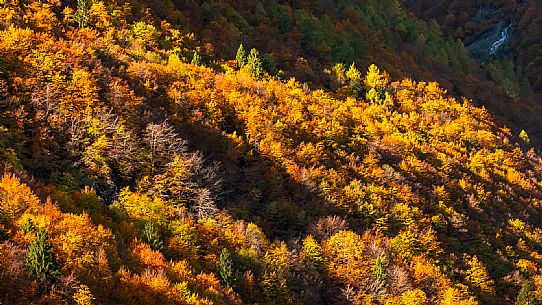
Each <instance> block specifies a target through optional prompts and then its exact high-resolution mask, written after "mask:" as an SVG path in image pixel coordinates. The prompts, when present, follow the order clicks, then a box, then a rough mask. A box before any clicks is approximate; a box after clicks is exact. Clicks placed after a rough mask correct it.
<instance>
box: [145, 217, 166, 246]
mask: <svg viewBox="0 0 542 305" xmlns="http://www.w3.org/2000/svg"><path fill="white" fill-rule="evenodd" d="M141 235H142V236H143V240H145V241H146V242H147V243H149V245H150V246H151V248H152V249H153V250H162V249H163V247H164V244H163V242H162V240H161V239H160V233H159V232H158V229H157V228H156V226H155V225H154V222H152V221H149V222H147V223H146V224H145V226H144V227H143V229H142V230H141Z"/></svg>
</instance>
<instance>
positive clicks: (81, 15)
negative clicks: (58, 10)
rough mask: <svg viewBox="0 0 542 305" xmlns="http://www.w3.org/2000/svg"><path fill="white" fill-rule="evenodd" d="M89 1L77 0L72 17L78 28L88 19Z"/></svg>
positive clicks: (82, 26) (85, 23)
mask: <svg viewBox="0 0 542 305" xmlns="http://www.w3.org/2000/svg"><path fill="white" fill-rule="evenodd" d="M89 10H90V2H89V0H77V11H75V15H74V19H75V21H76V22H77V25H78V26H79V27H80V28H85V27H87V26H88V25H89V21H90V14H89Z"/></svg>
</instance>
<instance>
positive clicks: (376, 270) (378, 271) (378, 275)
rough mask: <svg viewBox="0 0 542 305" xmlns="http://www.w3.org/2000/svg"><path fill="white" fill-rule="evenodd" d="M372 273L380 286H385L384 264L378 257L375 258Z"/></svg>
mask: <svg viewBox="0 0 542 305" xmlns="http://www.w3.org/2000/svg"><path fill="white" fill-rule="evenodd" d="M372 271H373V276H374V278H375V279H377V280H378V281H379V282H381V283H382V284H386V280H387V276H386V266H385V265H384V262H382V259H381V258H380V256H379V257H377V258H376V261H375V264H374V266H373V268H372Z"/></svg>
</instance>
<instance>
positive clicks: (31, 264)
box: [24, 228, 60, 286]
mask: <svg viewBox="0 0 542 305" xmlns="http://www.w3.org/2000/svg"><path fill="white" fill-rule="evenodd" d="M24 265H25V268H26V270H27V271H28V273H29V275H30V277H32V278H34V279H36V280H38V281H39V282H41V283H42V284H44V285H45V286H48V285H49V284H50V283H54V282H56V280H57V279H58V276H59V275H60V272H59V270H58V266H57V263H56V256H55V253H54V252H53V247H52V246H51V244H49V242H48V237H47V232H45V229H44V228H40V229H39V230H38V232H37V234H36V238H35V239H34V241H33V242H32V244H30V247H29V248H28V254H27V256H26V261H25V264H24Z"/></svg>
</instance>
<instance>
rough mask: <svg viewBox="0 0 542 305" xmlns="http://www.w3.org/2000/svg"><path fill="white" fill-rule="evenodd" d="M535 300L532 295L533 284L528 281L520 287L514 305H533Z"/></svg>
mask: <svg viewBox="0 0 542 305" xmlns="http://www.w3.org/2000/svg"><path fill="white" fill-rule="evenodd" d="M535 304H536V299H535V297H534V294H533V284H532V283H531V282H530V281H528V280H527V281H525V282H524V283H523V285H522V286H521V290H520V291H519V294H518V297H517V299H516V305H535Z"/></svg>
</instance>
